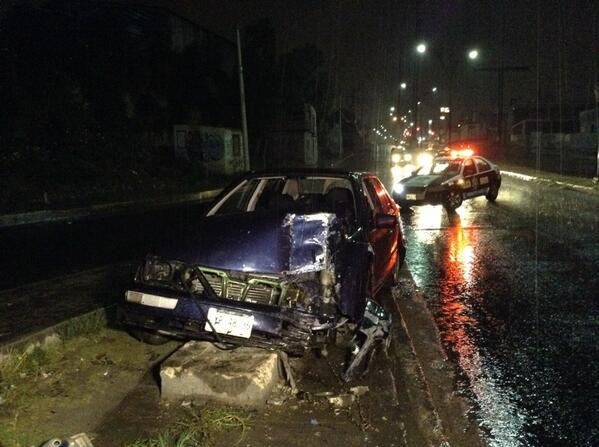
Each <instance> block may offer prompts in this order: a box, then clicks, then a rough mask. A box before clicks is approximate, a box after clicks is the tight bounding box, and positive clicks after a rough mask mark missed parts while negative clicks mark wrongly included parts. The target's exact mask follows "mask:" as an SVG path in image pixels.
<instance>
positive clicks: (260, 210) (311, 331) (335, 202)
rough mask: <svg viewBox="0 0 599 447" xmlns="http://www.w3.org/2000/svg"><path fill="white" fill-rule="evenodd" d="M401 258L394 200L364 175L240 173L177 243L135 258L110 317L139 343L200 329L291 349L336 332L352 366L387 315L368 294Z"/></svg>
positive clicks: (211, 335) (221, 339) (208, 336)
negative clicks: (347, 339)
mask: <svg viewBox="0 0 599 447" xmlns="http://www.w3.org/2000/svg"><path fill="white" fill-rule="evenodd" d="M404 256H405V245H404V238H403V234H402V228H401V223H400V219H399V207H398V206H397V205H396V203H395V201H394V200H393V199H392V198H391V196H390V195H389V194H388V193H387V191H386V190H385V187H384V186H383V184H382V183H381V182H380V180H379V179H378V178H377V177H376V176H375V175H373V174H368V173H353V172H346V171H333V170H316V171H315V170H294V171H276V172H261V173H251V174H248V175H246V176H244V177H243V178H241V179H240V180H239V181H237V182H235V183H234V184H232V185H231V186H229V187H228V188H226V189H225V190H224V191H223V192H222V193H221V194H220V195H219V196H218V197H217V198H216V199H215V200H214V202H213V203H212V204H211V206H210V207H209V208H208V210H207V212H206V213H205V215H204V216H203V218H202V219H201V220H200V221H198V222H197V225H196V226H194V228H193V229H192V230H191V231H190V233H189V234H186V235H185V237H183V238H180V240H179V241H178V243H172V242H171V243H168V244H165V245H164V247H162V248H160V249H157V251H156V252H155V253H151V254H149V255H148V256H147V257H146V259H145V261H144V262H143V263H142V265H140V267H139V268H138V270H137V273H136V276H135V279H134V282H133V284H132V286H131V287H130V288H129V290H127V292H126V300H125V302H124V303H123V305H122V306H120V308H119V318H120V320H121V322H122V323H124V324H125V325H126V326H127V327H128V328H129V329H130V330H131V331H132V332H134V333H135V334H136V336H137V337H139V338H140V339H142V340H144V341H147V342H151V343H159V342H162V341H166V340H168V338H169V337H170V338H181V339H203V340H210V341H213V342H217V343H222V344H224V345H245V346H256V347H263V348H267V349H280V350H282V351H285V352H288V353H292V354H302V353H303V352H304V351H306V350H308V349H313V348H319V347H320V348H322V347H323V346H325V345H326V344H327V343H328V342H329V341H331V340H334V339H335V334H336V332H337V331H340V330H342V331H345V332H348V333H350V335H351V336H352V337H353V338H352V343H353V344H352V349H351V351H352V356H353V363H354V364H357V363H359V362H360V361H361V360H362V359H363V358H365V357H366V356H367V354H369V353H370V352H371V351H372V347H373V346H374V344H375V343H376V342H378V341H380V340H383V339H385V338H386V337H387V335H388V332H389V326H390V323H391V317H390V315H389V314H388V313H387V312H386V311H385V309H384V308H383V307H381V306H380V305H379V304H377V303H376V302H375V301H374V298H375V296H376V294H377V293H378V292H379V291H380V290H381V289H382V288H383V287H384V286H385V285H386V284H389V283H390V282H393V281H395V280H396V279H397V274H398V271H399V269H400V268H401V266H402V264H403V260H404ZM351 364H352V362H350V368H348V369H349V370H351ZM350 373H351V371H349V372H348V377H349V374H350Z"/></svg>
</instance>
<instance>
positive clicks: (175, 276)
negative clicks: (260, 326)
mask: <svg viewBox="0 0 599 447" xmlns="http://www.w3.org/2000/svg"><path fill="white" fill-rule="evenodd" d="M156 265H158V266H159V267H160V268H158V269H157V268H156V267H155V266H156ZM198 268H199V269H200V271H201V272H202V273H203V274H204V277H205V278H206V280H207V281H208V284H210V286H211V287H212V290H214V293H216V294H217V295H218V296H219V297H221V298H228V299H230V300H235V301H248V302H251V303H259V304H268V305H278V304H280V303H281V302H282V300H281V298H282V297H284V296H286V297H287V298H289V299H292V301H295V300H297V298H298V295H297V290H296V289H295V288H291V289H290V288H289V285H288V284H287V283H286V282H285V281H282V280H281V279H279V278H277V277H271V276H260V275H251V274H241V273H238V274H236V275H235V276H234V277H233V278H232V277H231V276H230V274H229V273H227V272H226V271H223V270H217V269H212V268H208V267H198ZM192 276H193V275H192V269H189V268H188V267H187V266H186V265H185V264H183V263H180V262H175V261H170V262H168V261H162V260H158V259H156V258H150V259H148V260H146V264H145V266H144V269H143V275H142V277H143V281H144V282H145V283H147V284H151V285H157V286H161V287H168V288H171V289H176V290H180V291H184V290H185V286H184V285H183V284H184V282H186V281H189V278H190V277H192ZM191 290H192V291H193V292H195V293H202V292H203V291H204V287H203V286H202V283H201V282H200V280H199V279H198V278H194V279H193V280H192V282H191Z"/></svg>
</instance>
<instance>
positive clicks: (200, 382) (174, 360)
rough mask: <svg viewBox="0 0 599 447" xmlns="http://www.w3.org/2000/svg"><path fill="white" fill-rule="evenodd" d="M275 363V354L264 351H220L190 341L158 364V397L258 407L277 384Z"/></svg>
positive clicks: (252, 349) (276, 359)
mask: <svg viewBox="0 0 599 447" xmlns="http://www.w3.org/2000/svg"><path fill="white" fill-rule="evenodd" d="M277 362H278V356H277V354H276V353H275V352H272V351H266V350H264V349H258V348H245V347H240V348H237V349H233V350H229V351H223V350H221V349H218V348H216V347H214V346H213V345H212V343H207V342H199V341H190V342H188V343H186V344H185V345H183V346H182V347H181V348H180V349H179V350H178V351H177V352H175V353H174V354H173V355H172V356H170V357H169V358H168V359H166V360H165V361H164V362H163V363H162V365H161V367H160V380H161V396H162V399H164V400H178V399H183V398H185V399H189V398H192V399H193V398H200V399H206V400H214V401H218V402H222V403H225V404H228V405H236V406H260V405H263V404H264V403H265V402H266V400H267V398H268V396H269V394H270V392H271V390H272V388H273V386H274V385H275V384H276V383H277V382H278V381H279V373H278V365H277Z"/></svg>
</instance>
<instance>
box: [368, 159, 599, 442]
mask: <svg viewBox="0 0 599 447" xmlns="http://www.w3.org/2000/svg"><path fill="white" fill-rule="evenodd" d="M410 171H411V169H410V167H404V168H401V169H397V168H396V169H395V171H394V172H393V175H394V176H397V177H404V176H407V175H409V174H408V173H409V172H410ZM387 173H388V174H387V175H385V172H381V170H380V169H379V170H378V174H379V175H380V176H381V177H382V178H383V179H384V180H385V183H386V185H387V187H388V188H389V189H391V187H392V176H391V175H389V174H391V172H390V169H389V168H387ZM597 210H599V197H596V196H588V195H586V194H584V193H578V192H573V191H568V190H563V189H559V188H555V187H551V186H548V185H539V184H536V183H531V182H524V181H521V180H514V179H511V178H508V177H505V176H504V179H503V186H502V190H501V191H500V195H499V199H498V201H497V203H496V204H490V203H487V201H486V200H485V199H484V198H477V199H473V200H469V201H466V202H464V205H462V207H460V208H459V209H458V210H457V212H455V213H452V214H449V215H448V213H446V212H445V210H444V209H443V208H442V207H440V206H436V207H434V206H423V207H417V208H415V209H414V210H413V212H411V213H409V212H406V211H405V210H404V211H403V212H402V214H403V217H402V219H403V223H404V230H405V233H406V238H407V240H408V253H407V262H408V266H409V269H410V270H411V272H412V275H413V277H414V280H415V282H416V284H417V285H418V287H419V288H421V289H422V291H423V293H424V295H425V297H426V299H427V302H428V304H429V307H430V309H431V311H432V312H433V314H434V316H435V319H436V322H437V325H438V327H439V330H440V333H441V338H442V342H443V344H444V346H445V349H446V351H447V353H448V355H449V356H450V358H451V359H452V360H453V361H454V363H455V365H456V367H457V369H458V372H459V375H460V383H459V384H458V386H459V388H460V390H461V391H462V392H464V393H466V394H467V395H469V396H470V398H471V400H472V402H473V406H474V410H475V412H476V414H477V416H478V418H479V420H480V423H481V426H482V428H483V429H484V430H485V431H486V432H487V433H488V434H489V440H490V444H491V445H498V446H520V445H524V446H527V445H535V446H536V445H538V446H547V445H556V446H562V445H576V446H579V445H589V446H590V445H599V416H598V409H599V394H598V393H599V391H598V387H597V383H599V367H598V364H597V363H598V362H597V361H596V359H597V358H599V349H598V347H597V342H596V336H597V334H598V333H599V331H598V330H599V312H598V311H597V307H598V306H597V293H598V292H597V291H598V290H599V278H598V276H599V275H597V273H596V272H597V271H598V267H599V256H597V253H598V251H599V250H598V248H599V236H598V233H597V230H598V229H599V216H598V212H597Z"/></svg>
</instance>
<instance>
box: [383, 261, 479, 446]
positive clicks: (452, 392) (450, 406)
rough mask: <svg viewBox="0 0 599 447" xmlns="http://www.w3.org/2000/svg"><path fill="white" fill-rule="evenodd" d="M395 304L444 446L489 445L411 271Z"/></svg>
mask: <svg viewBox="0 0 599 447" xmlns="http://www.w3.org/2000/svg"><path fill="white" fill-rule="evenodd" d="M393 301H394V302H395V305H396V307H397V311H398V312H399V314H400V316H401V325H402V326H403V328H404V330H405V333H406V335H407V338H408V343H409V345H410V349H411V350H412V352H413V353H414V357H415V359H416V362H417V363H418V364H417V369H418V375H419V376H420V377H421V380H422V382H423V387H424V392H425V394H426V397H427V400H428V401H429V403H430V405H431V407H432V409H431V411H432V413H433V416H434V418H435V419H436V420H435V425H436V426H437V427H436V428H435V430H434V431H437V433H438V435H439V437H440V438H441V443H442V444H441V445H468V446H481V447H482V446H485V445H487V443H486V441H485V438H484V436H483V434H482V432H481V431H480V430H479V427H478V424H477V423H476V421H475V420H474V419H473V418H472V417H471V416H468V414H469V407H470V404H469V402H468V401H467V400H466V399H465V398H464V397H462V396H460V395H459V394H458V392H457V389H456V377H455V372H454V366H453V365H452V364H451V362H450V361H449V359H448V358H447V355H446V353H445V351H444V349H443V346H442V344H441V338H440V333H439V330H438V328H437V325H436V323H435V320H434V317H433V315H432V314H431V312H430V311H429V309H428V306H427V304H426V302H425V301H424V297H423V295H422V293H421V292H420V291H419V290H418V289H417V286H416V284H415V282H414V279H413V277H412V275H411V273H410V272H409V271H408V270H407V269H404V271H403V274H402V278H401V280H400V286H399V287H396V288H395V289H394V290H393Z"/></svg>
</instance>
